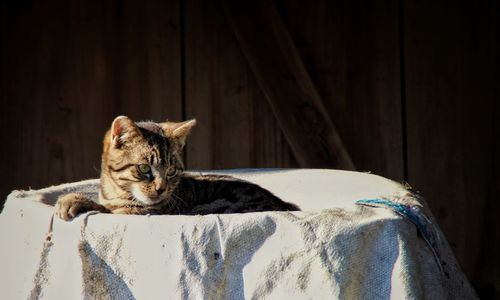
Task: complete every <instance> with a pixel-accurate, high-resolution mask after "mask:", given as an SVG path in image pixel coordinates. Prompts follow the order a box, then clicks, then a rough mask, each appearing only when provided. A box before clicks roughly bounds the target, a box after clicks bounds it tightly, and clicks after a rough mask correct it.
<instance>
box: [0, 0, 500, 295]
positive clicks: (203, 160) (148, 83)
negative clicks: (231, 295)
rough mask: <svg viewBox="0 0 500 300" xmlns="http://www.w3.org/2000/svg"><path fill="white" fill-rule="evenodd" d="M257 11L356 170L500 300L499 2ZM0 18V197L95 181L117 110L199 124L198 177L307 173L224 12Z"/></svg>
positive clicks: (88, 9) (48, 8)
mask: <svg viewBox="0 0 500 300" xmlns="http://www.w3.org/2000/svg"><path fill="white" fill-rule="evenodd" d="M269 3H270V4H269ZM267 5H272V6H273V7H274V8H276V9H277V11H278V12H279V19H280V20H279V22H282V23H283V24H284V25H285V28H286V30H287V31H288V34H289V35H290V37H291V39H292V41H293V46H294V48H295V50H296V51H298V53H299V55H300V59H301V60H302V61H303V63H304V65H305V67H306V68H307V73H308V76H310V79H311V80H312V82H313V83H314V86H315V88H316V89H317V92H318V93H319V96H320V98H321V100H322V103H323V104H324V106H325V108H326V110H327V112H328V114H329V116H330V117H331V119H332V120H333V122H334V123H335V126H336V127H337V129H338V132H339V134H340V136H341V137H342V139H343V142H344V144H345V146H346V148H347V149H348V151H349V153H350V155H351V158H352V160H353V161H354V163H355V165H356V167H357V169H358V170H360V171H371V172H373V173H376V174H380V175H383V176H386V177H389V178H392V179H394V180H398V181H403V180H406V181H408V182H409V183H410V184H411V185H412V186H413V187H414V188H416V189H417V190H420V191H421V192H422V193H423V194H424V196H425V197H426V198H427V200H428V202H429V204H430V206H431V208H432V210H433V212H434V214H435V215H436V216H437V218H438V219H439V221H440V225H441V227H442V228H443V230H444V232H445V233H446V235H447V237H448V239H449V241H450V242H451V244H452V247H453V249H454V251H455V253H456V255H457V257H458V259H459V261H460V263H461V265H462V267H463V269H464V270H465V272H466V273H467V275H468V276H469V278H470V279H471V281H472V282H473V283H474V285H475V286H476V288H477V289H478V291H479V292H480V293H481V294H482V296H484V297H485V298H488V297H494V296H495V294H496V296H499V290H500V254H499V253H500V221H499V220H500V218H498V217H497V216H496V214H497V211H498V209H499V204H498V203H499V200H500V199H499V197H498V194H499V193H500V174H499V170H500V159H498V157H497V155H498V154H499V153H500V152H499V149H500V145H499V137H500V129H499V128H500V126H499V125H498V120H499V114H498V111H497V110H495V109H494V105H495V104H496V101H498V100H499V99H500V93H499V88H498V87H497V85H498V84H499V82H500V80H499V79H500V78H499V77H500V76H499V71H498V53H500V46H499V42H498V37H499V36H500V32H499V18H500V16H499V9H498V4H496V3H495V1H493V0H492V1H475V2H466V1H454V2H447V1H427V0H424V1H417V0H407V1H406V0H381V1H368V0H366V1H365V0H359V1H337V0H335V1H330V0H315V1H298V0H291V1H289V0H287V1H285V0H276V1H275V2H268V3H267ZM0 21H1V37H0V45H1V46H0V72H1V73H0V88H1V89H0V101H1V106H0V107H1V111H0V140H1V141H2V146H1V153H0V165H1V167H0V178H1V181H0V196H1V199H3V198H5V196H6V195H7V194H8V192H9V191H10V190H12V189H27V188H29V187H32V188H40V187H43V186H47V185H52V184H58V183H62V182H68V181H76V180H80V179H83V178H95V177H98V176H99V165H100V151H101V138H102V134H103V132H104V131H105V129H106V128H107V127H108V126H109V125H110V122H111V121H112V119H113V117H114V116H116V115H118V114H126V115H129V116H131V117H132V118H135V119H153V120H157V121H162V120H165V119H167V118H168V119H171V120H180V119H186V118H192V117H196V118H197V119H198V121H199V126H198V127H197V128H196V130H195V132H194V134H193V135H192V136H191V139H190V141H189V143H188V146H187V153H186V161H187V165H188V167H189V168H192V169H222V168H241V167H308V165H307V164H304V163H299V161H300V160H298V159H297V157H296V155H294V151H292V148H291V147H290V146H289V140H288V138H289V137H287V136H286V132H283V130H282V129H281V128H282V126H280V125H282V124H280V123H279V122H278V121H277V119H276V117H275V114H274V113H273V110H272V109H271V106H270V105H269V102H268V98H267V95H266V94H265V93H264V92H263V91H262V89H261V86H260V85H259V82H258V80H257V78H256V76H255V74H254V72H253V71H252V70H253V69H252V68H250V66H249V64H248V61H247V57H246V56H245V55H244V53H243V52H242V48H241V46H240V41H239V40H238V39H237V37H236V35H235V33H234V32H233V27H232V26H231V23H230V22H229V21H228V18H227V11H226V14H225V13H224V11H223V10H222V8H221V5H220V3H219V2H218V1H204V0H186V1H180V0H174V1H162V0H152V1H131V0H115V1H97V0H91V1H88V0H87V1H84V0H73V1H68V0H51V1H28V0H21V1H14V0H10V1H2V4H1V20H0ZM259 30H260V29H259ZM258 34H260V33H259V32H256V33H255V35H257V36H258ZM268 51H270V53H272V51H276V49H268ZM298 121H300V120H298Z"/></svg>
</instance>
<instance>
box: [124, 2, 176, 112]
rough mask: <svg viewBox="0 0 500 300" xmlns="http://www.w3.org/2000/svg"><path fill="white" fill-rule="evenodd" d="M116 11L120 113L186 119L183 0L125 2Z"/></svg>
mask: <svg viewBox="0 0 500 300" xmlns="http://www.w3.org/2000/svg"><path fill="white" fill-rule="evenodd" d="M116 9H117V10H118V18H119V19H118V23H117V29H118V33H117V37H116V55H117V57H116V58H115V59H116V62H115V68H116V77H115V89H116V92H117V97H116V103H117V106H118V112H119V113H120V114H125V115H129V116H130V117H132V118H133V119H134V120H145V119H148V120H149V119H152V120H154V121H162V120H166V119H170V120H180V119H181V118H182V101H181V44H180V41H181V37H180V7H179V1H161V0H154V1H146V2H138V1H131V0H130V1H124V2H123V3H121V4H120V5H116Z"/></svg>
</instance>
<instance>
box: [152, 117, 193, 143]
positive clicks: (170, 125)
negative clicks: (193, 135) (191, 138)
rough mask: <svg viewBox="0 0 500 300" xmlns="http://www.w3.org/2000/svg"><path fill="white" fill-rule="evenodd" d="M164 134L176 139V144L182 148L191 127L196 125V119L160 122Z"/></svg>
mask: <svg viewBox="0 0 500 300" xmlns="http://www.w3.org/2000/svg"><path fill="white" fill-rule="evenodd" d="M160 125H161V127H162V128H163V131H164V132H165V134H166V135H167V136H168V137H170V138H172V139H174V140H176V141H177V144H178V145H179V146H180V147H181V148H183V147H184V145H185V144H186V138H187V136H188V135H189V133H190V132H191V129H192V128H193V127H194V125H196V119H192V120H188V121H184V122H178V123H177V122H165V123H161V124H160Z"/></svg>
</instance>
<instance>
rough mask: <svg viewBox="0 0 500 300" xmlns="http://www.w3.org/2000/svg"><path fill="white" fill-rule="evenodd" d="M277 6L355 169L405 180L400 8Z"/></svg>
mask: <svg viewBox="0 0 500 300" xmlns="http://www.w3.org/2000/svg"><path fill="white" fill-rule="evenodd" d="M277 3H278V6H279V8H280V9H279V10H280V12H281V15H282V18H283V20H284V22H285V23H286V24H287V28H288V30H289V32H290V34H291V35H292V37H293V39H294V41H295V44H296V46H297V48H298V50H299V52H300V54H301V56H302V59H303V60H304V62H305V64H306V67H307V69H308V71H309V74H310V75H311V77H312V79H313V81H314V83H315V84H316V87H317V89H318V91H319V93H320V95H321V97H322V99H323V101H324V104H325V106H326V107H327V109H328V111H329V113H330V116H331V117H332V119H333V122H334V123H335V124H336V125H337V128H338V131H339V133H340V136H341V138H342V139H343V141H344V143H345V145H346V147H347V150H348V151H349V154H350V155H351V157H352V159H353V161H354V164H355V165H356V168H357V169H358V170H360V171H372V172H374V173H377V174H380V175H384V176H387V177H389V178H392V179H395V180H402V179H403V151H402V131H401V129H402V123H401V106H400V105H401V97H400V77H399V68H400V61H399V36H398V35H399V31H398V29H399V27H398V6H397V1H395V0H385V1H328V0H321V1H311V2H308V3H307V5H305V4H304V2H303V1H277Z"/></svg>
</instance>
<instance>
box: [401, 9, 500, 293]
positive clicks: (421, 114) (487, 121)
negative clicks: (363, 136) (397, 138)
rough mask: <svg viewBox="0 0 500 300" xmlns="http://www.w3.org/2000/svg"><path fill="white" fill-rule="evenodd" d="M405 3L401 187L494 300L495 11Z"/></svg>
mask: <svg viewBox="0 0 500 300" xmlns="http://www.w3.org/2000/svg"><path fill="white" fill-rule="evenodd" d="M405 5H406V7H405V10H404V11H405V16H404V17H405V20H406V22H405V49H406V53H405V56H406V70H407V75H406V78H407V100H408V102H407V108H408V110H407V111H408V112H407V113H408V159H409V160H408V167H409V181H410V182H411V183H412V184H413V185H414V186H415V188H417V189H419V190H421V191H422V192H423V194H424V195H425V196H426V198H427V200H428V202H429V204H430V206H431V208H432V211H433V212H434V213H435V214H436V216H437V218H438V220H439V222H440V224H441V226H442V228H443V230H444V232H445V234H446V236H447V238H448V240H449V241H450V243H451V245H452V247H453V250H454V252H455V254H456V255H457V257H458V260H459V261H460V264H461V266H462V267H463V269H464V270H465V272H466V274H467V275H468V276H469V278H470V279H471V280H472V283H473V284H474V285H475V286H476V287H477V288H479V289H478V291H479V292H481V293H482V292H484V291H486V290H488V289H491V288H493V287H494V285H495V284H496V285H497V287H496V288H497V296H500V295H499V292H498V291H499V290H498V288H499V286H498V283H499V282H500V276H499V269H500V268H499V267H500V265H499V264H498V261H499V260H498V258H499V255H500V254H499V253H500V248H498V243H492V242H491V239H492V238H493V237H494V235H496V236H497V237H498V231H499V228H500V221H499V220H500V219H499V218H498V217H494V216H493V215H492V214H491V212H490V211H491V210H492V209H494V208H498V201H499V197H498V182H495V174H496V173H498V170H495V164H494V162H495V161H496V160H497V156H498V148H496V147H497V146H495V145H497V144H496V143H497V142H496V140H498V125H497V124H496V123H498V113H496V112H495V109H494V107H493V105H494V103H495V102H497V101H498V99H499V98H500V97H499V96H500V95H499V93H498V87H497V85H498V82H500V78H499V76H498V71H497V68H498V64H497V63H498V58H497V57H498V53H499V50H500V49H499V47H498V36H499V32H498V26H496V27H495V26H494V24H495V22H497V21H495V20H497V18H498V17H499V16H498V10H496V11H495V9H494V7H493V6H494V3H493V2H488V1H479V2H468V1H467V2H465V1H463V2H462V1H458V2H453V4H452V5H449V4H446V3H444V2H443V3H440V2H435V1H408V2H405ZM495 14H496V15H495ZM495 114H496V116H495ZM495 126H496V127H497V129H495ZM495 148H496V150H495ZM495 151H496V152H495ZM495 187H496V188H495ZM488 232H489V234H488ZM492 247H496V248H492ZM488 255H489V256H488ZM495 282H496V283H495Z"/></svg>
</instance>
